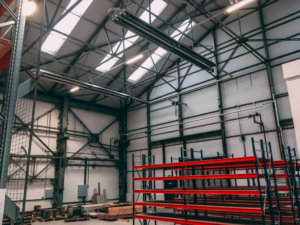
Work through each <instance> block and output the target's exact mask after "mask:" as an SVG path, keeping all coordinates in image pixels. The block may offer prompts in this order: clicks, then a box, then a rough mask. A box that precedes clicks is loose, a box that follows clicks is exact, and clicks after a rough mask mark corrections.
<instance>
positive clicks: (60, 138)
mask: <svg viewBox="0 0 300 225" xmlns="http://www.w3.org/2000/svg"><path fill="white" fill-rule="evenodd" d="M68 112H69V98H68V97H64V99H63V105H62V110H61V113H60V118H59V119H60V122H59V133H58V135H57V156H58V157H59V159H56V161H55V184H54V190H53V198H54V203H53V207H57V206H62V204H63V192H64V183H65V168H66V160H65V159H66V152H67V140H68V139H69V135H68V134H67V130H68Z"/></svg>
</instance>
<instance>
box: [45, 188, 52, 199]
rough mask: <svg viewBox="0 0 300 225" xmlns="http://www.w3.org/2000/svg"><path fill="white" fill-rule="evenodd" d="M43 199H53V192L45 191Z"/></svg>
mask: <svg viewBox="0 0 300 225" xmlns="http://www.w3.org/2000/svg"><path fill="white" fill-rule="evenodd" d="M45 198H46V199H48V198H53V190H46V194H45Z"/></svg>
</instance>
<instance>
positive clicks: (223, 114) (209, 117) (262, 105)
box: [122, 102, 273, 137]
mask: <svg viewBox="0 0 300 225" xmlns="http://www.w3.org/2000/svg"><path fill="white" fill-rule="evenodd" d="M272 103H273V102H269V103H265V104H261V105H260V106H258V107H251V108H246V109H242V110H237V111H234V112H228V113H222V114H218V115H214V116H208V117H205V118H201V119H197V120H192V121H187V122H182V123H177V124H173V125H169V126H164V127H159V128H156V129H152V130H147V131H143V132H138V133H134V134H131V135H128V134H122V135H127V137H130V136H135V135H138V134H144V133H147V132H152V131H155V130H161V129H165V128H169V127H174V126H178V125H179V124H188V123H194V122H199V121H202V120H207V119H211V118H215V117H220V116H225V115H230V114H235V113H239V112H245V111H249V110H253V109H259V108H262V107H264V106H265V105H269V104H272Z"/></svg>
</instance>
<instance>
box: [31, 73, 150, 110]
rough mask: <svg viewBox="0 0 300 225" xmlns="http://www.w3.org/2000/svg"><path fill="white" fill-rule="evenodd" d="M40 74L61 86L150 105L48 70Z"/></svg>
mask: <svg viewBox="0 0 300 225" xmlns="http://www.w3.org/2000/svg"><path fill="white" fill-rule="evenodd" d="M32 72H33V73H36V70H32ZM40 73H41V74H40V77H41V78H46V79H49V80H51V81H53V82H57V83H61V84H65V85H69V86H76V87H80V88H82V89H87V90H92V91H95V92H99V93H102V94H104V95H107V96H110V97H115V98H119V99H124V100H131V101H138V102H142V103H145V104H148V102H147V101H144V100H142V99H139V98H135V97H133V96H130V95H128V94H125V93H122V92H118V91H114V90H111V89H108V88H104V87H101V86H99V85H95V84H91V83H86V82H83V81H80V80H75V79H73V78H70V77H66V76H61V75H59V74H56V73H52V72H50V71H46V70H40Z"/></svg>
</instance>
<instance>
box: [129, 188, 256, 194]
mask: <svg viewBox="0 0 300 225" xmlns="http://www.w3.org/2000/svg"><path fill="white" fill-rule="evenodd" d="M133 193H134V194H138V193H145V194H152V193H153V194H182V195H187V194H196V195H258V196H259V195H260V192H259V190H165V189H162V190H160V189H154V190H153V189H141V190H133Z"/></svg>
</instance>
